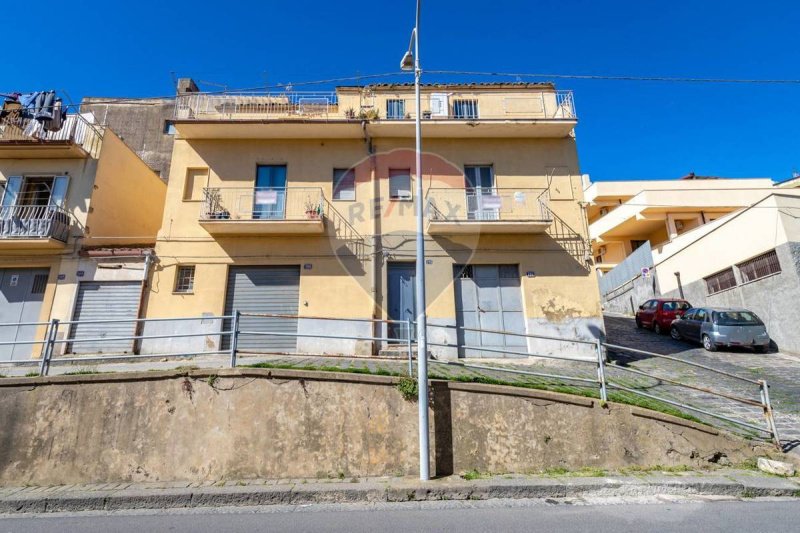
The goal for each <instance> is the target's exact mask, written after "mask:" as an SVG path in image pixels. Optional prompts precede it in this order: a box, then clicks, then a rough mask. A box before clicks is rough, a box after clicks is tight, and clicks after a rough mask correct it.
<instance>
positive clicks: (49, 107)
mask: <svg viewBox="0 0 800 533" xmlns="http://www.w3.org/2000/svg"><path fill="white" fill-rule="evenodd" d="M2 96H5V97H6V101H5V102H4V104H3V114H4V115H5V114H9V115H10V114H12V113H16V114H17V115H18V116H19V117H20V118H21V119H23V120H25V119H27V120H32V121H33V120H35V121H36V122H38V123H39V124H41V127H42V129H43V130H45V131H59V130H60V129H61V127H62V126H63V125H64V120H65V119H66V115H67V109H66V107H65V106H64V104H63V101H62V99H61V98H59V97H58V96H56V92H55V91H36V92H32V93H25V94H21V93H13V94H4V95H2ZM34 124H35V123H34ZM28 126H29V127H31V124H29V125H28ZM26 130H27V128H26Z"/></svg>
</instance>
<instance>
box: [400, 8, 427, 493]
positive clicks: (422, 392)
mask: <svg viewBox="0 0 800 533" xmlns="http://www.w3.org/2000/svg"><path fill="white" fill-rule="evenodd" d="M419 11H420V0H417V17H416V21H415V24H414V30H413V31H412V32H411V42H409V43H408V51H406V53H405V54H404V55H403V59H402V60H401V61H400V69H402V70H406V71H411V70H413V71H414V97H415V99H416V112H415V115H416V120H415V122H416V141H417V143H416V156H417V164H416V166H417V169H416V174H417V184H416V197H417V198H416V210H417V211H416V214H417V263H416V269H417V272H416V300H417V389H418V390H419V398H418V402H417V403H418V405H419V478H420V479H421V480H422V481H428V480H429V479H430V444H429V442H428V339H427V328H428V320H427V313H426V310H425V308H426V302H425V235H424V231H425V226H424V221H423V215H424V211H425V209H424V205H423V202H424V199H423V198H422V124H421V121H420V120H421V116H422V115H421V111H420V110H421V107H422V106H421V105H420V96H419V77H420V74H421V73H422V71H421V70H420V68H419ZM410 334H411V332H410V331H409V335H410Z"/></svg>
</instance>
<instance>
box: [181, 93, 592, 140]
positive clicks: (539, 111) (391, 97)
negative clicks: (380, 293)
mask: <svg viewBox="0 0 800 533" xmlns="http://www.w3.org/2000/svg"><path fill="white" fill-rule="evenodd" d="M437 90H438V89H437ZM463 94H464V96H451V95H450V93H447V92H441V93H437V92H431V90H430V89H427V88H426V90H425V92H424V93H423V94H422V95H421V113H422V119H423V121H424V127H425V131H424V135H425V136H426V137H429V138H436V137H439V138H448V137H465V138H466V137H564V136H567V135H569V134H570V133H571V132H572V129H573V128H574V127H575V125H576V124H577V116H576V113H575V102H574V98H573V94H572V91H556V90H552V89H547V90H541V89H540V90H530V89H517V90H516V91H506V92H502V93H498V92H496V91H495V92H491V91H488V90H483V91H482V92H481V91H480V90H472V91H470V92H468V93H463ZM416 116H417V110H416V102H415V99H414V97H413V93H411V92H410V89H409V90H406V91H404V92H391V91H390V92H382V91H381V90H379V89H375V90H369V89H368V88H363V87H361V88H340V90H339V91H337V92H322V93H320V92H293V91H288V92H282V93H225V94H207V93H190V94H182V95H178V96H177V100H176V106H175V115H174V118H175V125H176V127H177V129H178V132H179V133H180V134H181V135H182V136H183V137H184V138H193V139H211V138H263V139H270V138H314V137H319V136H320V135H324V136H325V137H326V138H361V137H363V134H364V131H363V129H362V122H366V125H367V129H368V133H369V134H370V135H376V136H393V137H413V136H414V121H415V118H416ZM321 128H324V129H321Z"/></svg>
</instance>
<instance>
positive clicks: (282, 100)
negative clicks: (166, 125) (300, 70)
mask: <svg viewBox="0 0 800 533" xmlns="http://www.w3.org/2000/svg"><path fill="white" fill-rule="evenodd" d="M337 113H338V105H337V98H336V93H335V92H284V93H259V94H255V93H226V94H203V93H198V94H185V95H179V96H178V97H177V100H176V104H175V118H176V119H179V120H180V119H198V120H203V119H210V120H213V119H217V120H230V119H239V120H247V119H253V118H286V117H303V118H328V116H330V115H336V114H337Z"/></svg>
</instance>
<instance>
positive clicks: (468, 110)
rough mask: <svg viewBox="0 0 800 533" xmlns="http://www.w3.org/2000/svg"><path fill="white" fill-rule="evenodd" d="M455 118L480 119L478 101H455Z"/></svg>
mask: <svg viewBox="0 0 800 533" xmlns="http://www.w3.org/2000/svg"><path fill="white" fill-rule="evenodd" d="M453 118H462V119H471V118H478V101H477V100H453Z"/></svg>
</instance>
